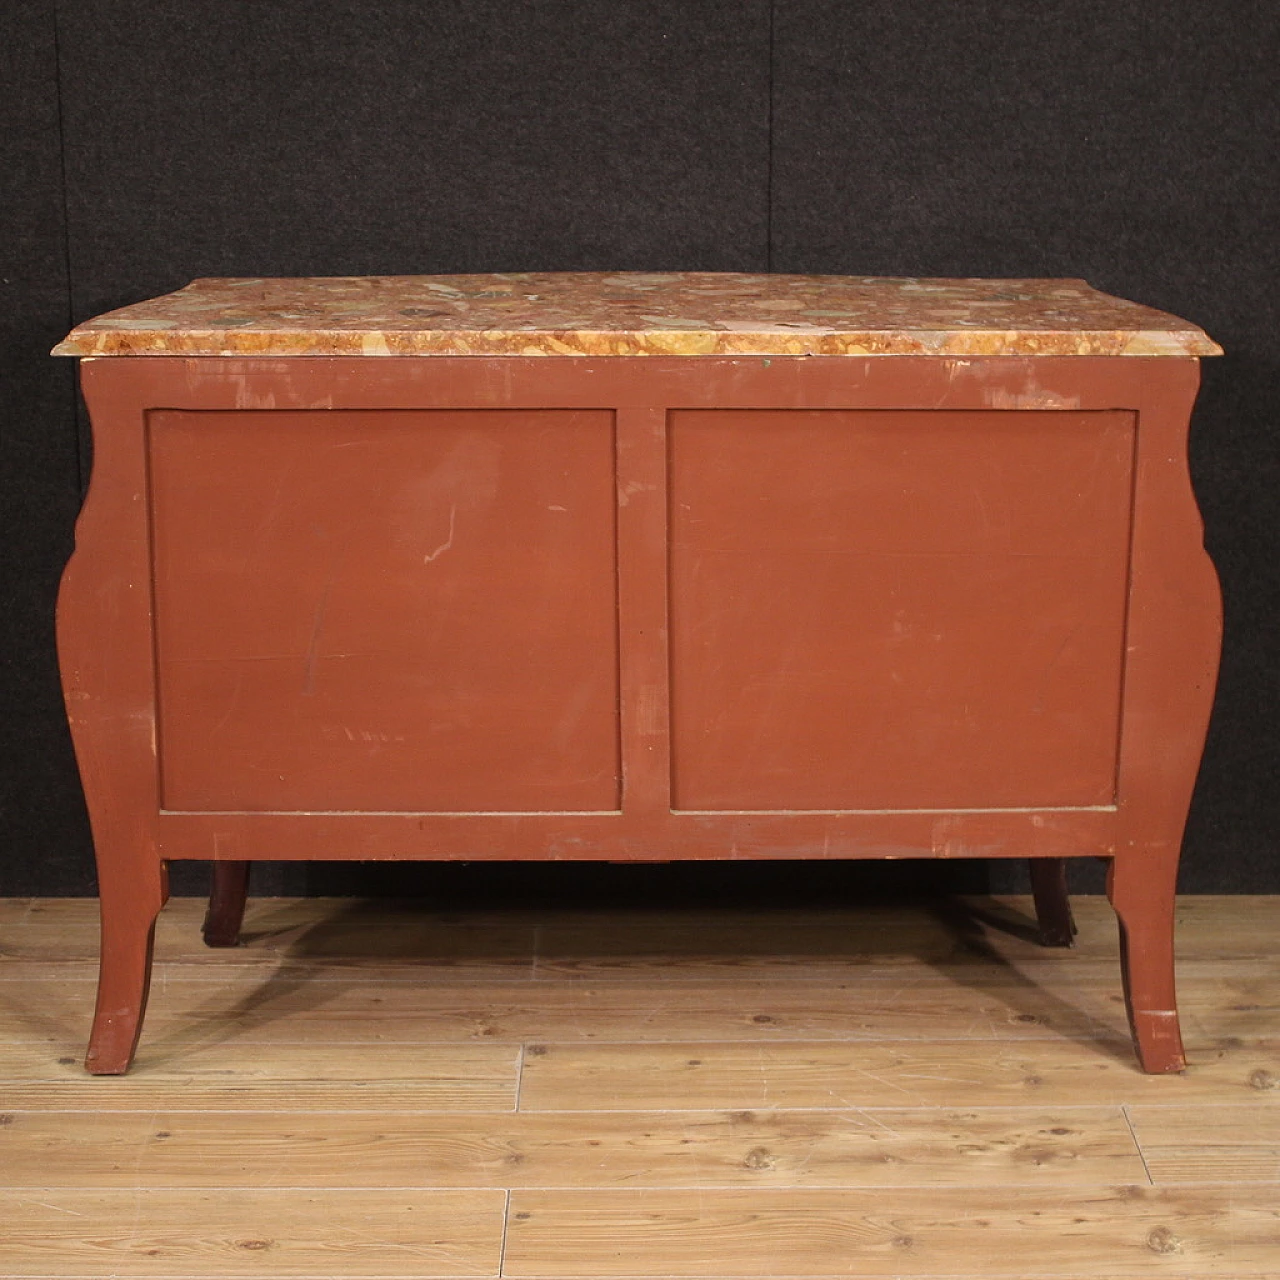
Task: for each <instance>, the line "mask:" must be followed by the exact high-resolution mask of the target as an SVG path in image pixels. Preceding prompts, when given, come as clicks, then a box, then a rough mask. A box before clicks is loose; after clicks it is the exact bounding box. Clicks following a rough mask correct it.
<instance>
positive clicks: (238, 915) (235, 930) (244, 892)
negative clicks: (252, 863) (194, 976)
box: [203, 862, 249, 947]
mask: <svg viewBox="0 0 1280 1280" xmlns="http://www.w3.org/2000/svg"><path fill="white" fill-rule="evenodd" d="M248 893H249V864H248V863H247V862H215V863H214V864H213V887H212V890H211V891H210V893H209V910H208V911H207V912H206V913H205V917H204V928H203V934H204V941H205V945H206V946H209V947H234V946H235V945H236V944H237V943H238V942H239V941H240V926H241V924H243V923H244V905H245V898H246V897H247V896H248Z"/></svg>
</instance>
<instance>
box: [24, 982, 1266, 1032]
mask: <svg viewBox="0 0 1280 1280" xmlns="http://www.w3.org/2000/svg"><path fill="white" fill-rule="evenodd" d="M1277 989H1278V990H1280V982H1278V983H1277ZM93 1000H94V983H93V981H92V980H91V979H89V978H88V977H82V978H78V979H76V980H66V979H63V980H53V979H47V978H46V979H33V980H32V981H31V982H29V983H24V984H11V985H10V986H9V987H5V988H0V1037H4V1038H7V1039H10V1040H15V1041H16V1040H43V1041H49V1040H55V1041H57V1040H60V1039H63V1040H67V1039H69V1040H70V1041H71V1042H73V1043H74V1042H76V1041H78V1040H79V1039H80V1038H81V1037H82V1036H83V1035H84V1034H85V1033H86V1031H87V1027H88V1023H89V1019H90V1017H91V1015H92V1012H93ZM1222 1003H1223V1001H1222V1000H1219V1002H1218V1005H1221V1004H1222ZM1215 1007H1217V1006H1215ZM214 1024H217V1025H220V1026H223V1027H225V1028H226V1030H227V1032H228V1033H229V1034H234V1035H235V1036H236V1038H238V1039H240V1040H242V1041H245V1042H247V1043H262V1042H276V1041H288V1040H297V1039H317V1038H320V1039H324V1038H326V1037H331V1036H340V1037H342V1038H344V1039H354V1038H359V1037H368V1038H369V1039H370V1040H371V1041H372V1040H386V1041H400V1042H415V1041H417V1042H440V1041H465V1040H486V1041H493V1040H509V1041H524V1040H534V1039H551V1040H575V1039H578V1040H627V1041H648V1040H704V1039H705V1040H725V1039H748V1040H753V1041H754V1040H760V1039H766V1040H790V1039H821V1038H827V1037H830V1038H833V1039H836V1038H838V1039H865V1038H880V1039H884V1038H895V1039H896V1038H903V1039H912V1038H923V1039H935V1038H943V1039H964V1038H975V1039H997V1038H999V1039H1007V1038H1014V1039H1023V1038H1026V1039H1044V1038H1047V1037H1054V1036H1063V1035H1065V1036H1074V1037H1087V1036H1099V1035H1110V1036H1121V1035H1124V1034H1127V1029H1126V1023H1125V1015H1124V1008H1123V1000H1122V997H1121V994H1120V989H1119V983H1118V980H1115V979H1108V980H1104V981H1101V982H1096V981H1095V982H1088V981H1082V982H1074V983H1066V982H1058V983H1052V984H1045V985H1039V986H1037V985H1033V984H1026V983H1021V984H1014V983H1006V984H991V985H987V984H976V983H973V982H970V983H967V984H965V983H959V982H952V981H947V980H945V979H942V978H939V977H937V976H934V977H920V978H917V977H912V976H906V977H901V978H900V979H899V980H898V981H888V980H874V981H867V980H863V981H855V982H842V983H829V982H787V983H768V982H752V981H740V982H732V983H729V982H722V983H699V984H689V985H679V986H673V985H667V984H664V983H661V982H653V983H625V984H623V983H603V984H586V983H576V982H566V983H550V982H542V983H518V984H517V983H493V982H482V981H475V982H469V983H460V982H449V983H443V984H441V983H435V982H433V981H432V979H431V978H430V976H424V977H423V979H422V981H421V982H417V983H405V982H399V983H394V984H390V985H387V986H378V985H376V984H371V983H366V982H361V983H354V984H353V983H348V982H345V981H343V980H342V979H340V978H330V977H325V978H320V977H317V976H310V977H305V978H303V977H298V976H297V975H280V974H277V975H271V976H256V975H253V974H246V973H244V972H243V971H236V972H228V973H227V975H226V978H225V980H224V981H222V982H220V983H217V984H212V983H210V982H209V981H207V980H201V981H186V980H184V979H180V978H174V977H172V976H171V975H169V976H166V978H165V979H164V981H162V982H158V983H156V986H155V990H154V992H153V995H152V999H151V1006H150V1008H149V1010H148V1013H147V1027H148V1036H149V1037H153V1036H155V1035H157V1034H162V1035H164V1036H165V1037H166V1038H171V1037H173V1036H181V1035H200V1034H202V1033H204V1032H207V1031H208V1029H209V1028H210V1027H211V1026H212V1025H214Z"/></svg>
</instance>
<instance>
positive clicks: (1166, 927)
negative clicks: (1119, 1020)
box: [1107, 859, 1187, 1072]
mask: <svg viewBox="0 0 1280 1280" xmlns="http://www.w3.org/2000/svg"><path fill="white" fill-rule="evenodd" d="M1169 870H1170V871H1176V866H1175V867H1173V868H1170V869H1169ZM1107 897H1108V898H1109V899H1110V900H1111V905H1112V906H1113V907H1114V908H1115V912H1116V917H1117V919H1118V920H1119V922H1120V975H1121V979H1122V980H1123V982H1124V1002H1125V1009H1126V1011H1127V1012H1128V1015H1129V1027H1130V1029H1131V1030H1132V1032H1133V1040H1134V1045H1135V1047H1136V1048H1137V1051H1138V1061H1139V1062H1141V1064H1142V1069H1143V1070H1144V1071H1150V1072H1167V1071H1181V1070H1183V1069H1184V1068H1185V1067H1186V1065H1187V1059H1186V1055H1185V1054H1184V1053H1183V1049H1182V1033H1181V1030H1180V1029H1179V1026H1178V1001H1177V995H1176V993H1175V989H1174V975H1173V912H1174V898H1175V884H1174V876H1173V875H1172V874H1167V875H1164V876H1160V875H1152V874H1150V871H1146V870H1144V869H1143V868H1142V867H1141V865H1140V864H1135V863H1133V862H1126V861H1123V860H1119V859H1117V860H1116V861H1114V862H1113V863H1112V864H1111V870H1110V872H1109V873H1108V874H1107Z"/></svg>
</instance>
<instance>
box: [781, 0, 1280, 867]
mask: <svg viewBox="0 0 1280 1280" xmlns="http://www.w3.org/2000/svg"><path fill="white" fill-rule="evenodd" d="M1278 23H1280V8H1277V6H1275V5H1274V4H1270V3H1252V2H1243V3H1242V2H1240V0H1236V2H1234V3H1227V4H1200V3H1189V2H1187V0H1179V2H1177V3H1166V4H1161V5H1150V4H1140V3H1123V2H1122V3H1118V4H1117V3H1115V2H1114V0H1110V2H1108V3H1098V2H1096V0H1081V2H1080V3H1073V4H1069V5H1043V4H1033V3H1026V2H1021V0H1020V2H1017V3H1010V2H1007V0H1005V2H1000V0H973V2H972V3H966V4H962V5H938V4H934V3H932V2H931V0H892V2H889V0H876V2H873V3H859V4H849V3H844V2H842V0H777V4H776V11H775V23H774V29H775V42H774V64H773V65H774V117H773V120H774V123H773V179H772V185H773V205H772V248H773V252H772V257H771V265H772V268H773V269H774V270H775V271H803V272H810V271H812V272H837V273H849V274H855V275H860V274H868V275H938V276H950V275H954V276H970V275H973V276H1083V277H1085V278H1086V279H1088V280H1089V282H1090V283H1091V284H1093V285H1095V286H1097V287H1098V288H1101V289H1105V290H1107V291H1109V292H1111V293H1116V294H1120V295H1123V296H1125V297H1129V298H1134V299H1137V300H1139V301H1142V302H1146V303H1149V304H1151V305H1153V306H1156V307H1160V308H1163V309H1167V310H1169V311H1173V312H1176V313H1178V314H1180V315H1185V316H1187V317H1189V318H1190V319H1192V320H1194V321H1196V322H1197V323H1199V324H1201V325H1203V326H1204V327H1205V328H1206V329H1207V330H1208V331H1209V332H1210V333H1211V334H1212V335H1213V336H1214V337H1215V338H1217V339H1218V341H1219V342H1220V343H1221V344H1222V345H1223V346H1224V347H1225V348H1226V350H1227V353H1228V354H1227V356H1226V358H1225V359H1222V360H1216V361H1206V362H1205V364H1204V370H1205V389H1204V392H1203V395H1202V399H1201V402H1200V406H1199V409H1198V411H1197V415H1196V420H1195V427H1194V439H1193V449H1192V457H1193V473H1194V480H1195V484H1196V489H1197V492H1198V494H1199V497H1200V501H1201V505H1202V508H1203V511H1204V514H1205V518H1206V525H1207V543H1208V546H1209V549H1210V551H1211V552H1212V554H1213V556H1214V558H1215V560H1216V562H1217V565H1218V569H1219V572H1220V574H1221V577H1222V582H1223V588H1224V593H1225V599H1226V617H1227V628H1226V648H1225V654H1224V663H1223V670H1222V682H1221V690H1220V697H1219V700H1218V706H1217V710H1216V713H1215V717H1214V722H1213V728H1212V731H1211V736H1210V742H1209V749H1208V752H1207V755H1206V758H1205V764H1204V769H1203V772H1202V777H1201V783H1200V787H1199V789H1198V793H1197V802H1196V805H1195V808H1194V810H1193V815H1192V820H1191V824H1190V830H1189V833H1188V842H1187V847H1186V855H1185V859H1184V864H1183V865H1184V875H1183V880H1182V883H1183V885H1184V887H1185V888H1186V889H1187V890H1189V891H1199V892H1207V891H1213V890H1216V891H1220V892H1222V891H1231V890H1249V891H1253V892H1262V891H1271V892H1276V891H1280V859H1278V858H1277V857H1276V850H1277V847H1278V844H1280V839H1278V838H1280V822H1278V820H1277V818H1278V814H1277V809H1278V806H1276V804H1275V800H1274V788H1275V779H1276V765H1277V760H1276V750H1275V732H1274V726H1275V725H1276V723H1277V721H1278V720H1280V699H1278V697H1277V681H1276V670H1277V667H1276V658H1275V648H1276V646H1275V642H1274V637H1275V634H1276V620H1277V616H1278V609H1280V601H1278V600H1277V585H1278V583H1280V575H1277V574H1276V572H1275V565H1274V554H1275V551H1274V548H1275V547H1276V543H1277V532H1278V530H1277V500H1276V494H1277V488H1278V486H1277V480H1278V478H1280V477H1278V476H1277V465H1276V463H1277V447H1276V441H1277V432H1276V409H1275V406H1276V405H1277V404H1278V403H1280V378H1278V377H1277V372H1278V368H1277V355H1276V348H1275V341H1274V335H1275V334H1276V332H1277V325H1278V324H1280V308H1278V307H1277V288H1276V286H1277V279H1278V275H1277V266H1278V265H1280V247H1278V246H1280V241H1278V238H1277V227H1278V226H1280V201H1278V200H1277V186H1276V183H1277V167H1276V157H1277V155H1278V154H1280V114H1278V112H1277V92H1276V85H1277V82H1276V70H1275V68H1276V65H1277V55H1278V54H1280V39H1278V38H1277V36H1278V34H1280V28H1278ZM996 883H997V884H1001V883H1008V881H1007V874H1006V871H1005V869H1001V872H1000V874H999V875H997V877H996ZM1082 883H1083V882H1082ZM1097 883H1098V882H1097V880H1096V879H1094V880H1092V881H1090V882H1089V884H1090V887H1094V888H1096V887H1097Z"/></svg>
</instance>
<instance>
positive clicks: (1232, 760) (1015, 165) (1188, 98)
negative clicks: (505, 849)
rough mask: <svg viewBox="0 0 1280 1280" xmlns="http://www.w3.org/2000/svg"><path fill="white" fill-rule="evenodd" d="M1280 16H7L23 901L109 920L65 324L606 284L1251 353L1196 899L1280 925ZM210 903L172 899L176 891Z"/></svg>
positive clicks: (370, 875)
mask: <svg viewBox="0 0 1280 1280" xmlns="http://www.w3.org/2000/svg"><path fill="white" fill-rule="evenodd" d="M1278 12H1280V10H1277V8H1276V6H1275V5H1274V4H1271V3H1262V2H1261V0H1226V2H1225V3H1221V4H1212V5H1210V4H1203V3H1200V2H1199V0H1196V2H1194V3H1193V2H1192V0H1169V2H1167V3H1165V4H1162V5H1151V4H1143V3H1139V0H1110V3H1105V4H1104V3H1101V2H1100V0H1080V2H1079V3H1075V4H1071V5H1057V6H1053V5H1048V6H1046V5H1042V4H1033V3H1031V2H1030V0H1018V2H1016V3H1015V2H1013V0H1003V2H997V0H972V2H970V3H965V4H958V5H938V4H934V3H925V0H893V2H892V3H890V2H889V0H467V3H461V4H460V3H456V2H453V3H446V2H445V0H378V2H377V3H365V2H363V0H270V2H269V3H268V2H264V0H220V2H219V3H212V4H211V3H203V4H197V3H194V2H193V0H148V2H147V3H143V2H142V0H8V3H7V4H5V5H0V112H3V113H4V117H3V121H0V123H2V124H3V128H2V129H0V175H3V177H2V180H0V201H3V207H2V208H0V213H3V219H4V220H3V226H2V230H3V234H0V304H2V305H0V428H2V431H3V435H2V436H0V448H2V449H3V457H2V458H0V526H2V527H0V536H3V543H0V673H2V674H3V681H4V683H3V705H0V894H27V893H85V892H91V891H92V889H93V873H92V859H91V854H90V848H89V843H88V836H87V827H86V823H85V819H84V813H83V805H82V802H81V799H80V794H79V788H78V785H77V783H76V778H75V773H74V766H73V763H72V759H71V754H70V748H69V743H68V740H67V734H66V730H65V727H64V723H63V718H62V712H61V706H60V702H59V697H58V691H57V682H56V669H55V665H54V655H53V645H52V639H53V636H52V607H53V598H54V592H55V590H56V583H57V575H58V571H59V569H60V567H61V564H62V562H63V560H64V559H65V557H66V555H67V553H68V552H69V550H70V545H71V528H72V522H73V518H74V513H75V508H76V505H77V503H78V499H79V486H80V481H81V479H82V476H81V474H80V472H81V471H82V470H83V469H84V468H83V467H82V466H81V465H80V461H79V459H78V456H77V445H76V418H75V394H74V388H73V382H72V369H71V367H70V363H71V362H66V361H54V360H51V359H49V358H48V357H47V355H46V352H47V350H48V347H49V346H50V345H51V344H52V342H53V341H55V340H56V339H57V338H58V337H59V336H60V335H61V333H62V332H64V331H65V329H66V327H67V326H68V325H69V323H70V322H71V321H72V320H73V319H74V320H79V319H83V318H86V317H88V316H90V315H93V314H95V313H97V312H100V311H102V310H105V309H107V308H110V307H115V306H119V305H122V304H124V303H127V302H131V301H136V300H138V299H141V298H143V297H146V296H150V295H154V294H157V293H161V292H165V291H167V290H170V289H174V288H177V287H179V286H180V285H182V284H184V283H186V282H187V281H188V280H190V279H191V278H193V277H195V276H199V275H257V274H275V275H297V274H331V275H332V274H346V273H357V274H365V273H380V272H388V273H410V272H446V271H502V270H519V269H543V270H555V269H560V270H571V269H592V268H599V269H691V270H766V269H772V270H774V271H815V272H841V273H844V272H848V273H853V274H902V275H1007V276H1019V275H1033V276H1034V275H1070V276H1084V277H1086V278H1087V279H1088V280H1089V281H1090V282H1091V283H1093V284H1094V285H1097V286H1099V287H1101V288H1104V289H1107V290H1110V291H1112V292H1114V293H1118V294H1122V295H1125V296H1128V297H1133V298H1137V299H1139V300H1141V301H1145V302H1148V303H1151V304H1153V305H1155V306H1158V307H1163V308H1166V309H1168V310H1171V311H1175V312H1178V313H1180V314H1183V315H1186V316H1188V317H1189V318H1191V319H1193V320H1195V321H1197V322H1198V323H1200V324H1203V325H1204V326H1205V327H1206V328H1207V329H1208V330H1209V332H1210V333H1212V334H1213V335H1214V336H1215V337H1216V338H1218V339H1219V341H1221V342H1222V343H1223V345H1224V346H1225V347H1226V348H1227V350H1228V353H1229V354H1228V355H1227V357H1226V358H1225V359H1223V360H1219V361H1209V362H1206V365H1205V374H1206V379H1205V391H1204V395H1203V397H1202V402H1201V406H1200V409H1199V410H1198V413H1197V419H1196V424H1195V433H1194V439H1193V471H1194V475H1195V480H1196V485H1197V490H1198V492H1199V495H1200V499H1201V503H1202V507H1203V509H1204V512H1205V516H1206V525H1207V541H1208V544H1209V547H1210V550H1211V551H1212V553H1213V554H1214V557H1215V559H1216V561H1217V563H1218V566H1219V570H1220V572H1221V575H1222V578H1223V584H1224V588H1225V593H1226V605H1227V644H1226V654H1225V658H1224V666H1223V679H1222V688H1221V695H1220V698H1219V703H1218V709H1217V711H1216V713H1215V718H1214V723H1213V727H1212V730H1211V735H1210V744H1209V750H1208V753H1207V756H1206V761H1205V768H1204V772H1203V776H1202V780H1201V786H1200V789H1199V793H1198V799H1197V804H1196V807H1195V809H1194V811H1193V815H1192V822H1191V828H1190V832H1189V839H1188V846H1187V857H1186V860H1185V875H1184V879H1183V884H1184V887H1185V888H1186V889H1188V890H1193V891H1214V890H1216V891H1232V890H1244V891H1251V892H1266V891H1271V892H1276V891H1280V859H1277V858H1276V857H1275V849H1276V847H1277V835H1280V832H1278V831H1277V821H1276V819H1277V809H1278V808H1280V806H1277V805H1276V804H1275V801H1274V798H1273V796H1272V792H1271V788H1272V785H1273V781H1272V780H1273V778H1274V777H1275V776H1276V765H1277V760H1276V749H1275V734H1274V731H1273V727H1272V726H1273V725H1274V724H1275V723H1276V721H1277V718H1278V712H1280V706H1277V701H1278V700H1277V679H1276V672H1277V664H1276V659H1275V656H1274V655H1275V648H1276V646H1275V645H1274V643H1273V641H1272V637H1273V636H1274V634H1275V633H1276V618H1277V605H1278V602H1277V599H1276V595H1277V586H1278V585H1280V575H1277V574H1276V572H1275V567H1274V560H1275V550H1274V549H1275V547H1276V535H1277V520H1276V512H1277V501H1276V496H1275V495H1276V493H1277V491H1278V490H1280V485H1278V484H1277V479H1278V477H1277V474H1276V471H1277V468H1276V439H1277V435H1278V434H1280V433H1277V431H1276V430H1275V422H1274V418H1275V410H1274V407H1273V406H1275V405H1276V404H1277V403H1280V376H1278V372H1280V371H1278V368H1277V359H1276V356H1275V355H1274V335H1275V332H1276V331H1277V324H1278V321H1280V316H1277V304H1276V300H1275V298H1276V293H1275V288H1276V282H1277V272H1276V267H1277V238H1276V227H1277V225H1280V218H1278V217H1277V214H1278V213H1280V209H1278V208H1277V203H1278V202H1277V198H1276V171H1277V168H1276V156H1277V154H1280V120H1278V116H1277V106H1276V97H1277V95H1276V93H1275V87H1274V82H1275V74H1274V67H1275V66H1276V65H1277V63H1278V61H1280V38H1278V37H1280V30H1278V28H1277V22H1278V18H1277V13H1278ZM64 173H65V182H64ZM64 213H65V218H64ZM82 446H83V447H84V449H85V453H86V459H85V460H86V461H87V442H82ZM204 875H205V873H204V869H203V868H201V867H199V866H194V867H179V868H178V874H177V875H176V876H175V890H176V891H179V892H189V891H195V890H198V889H199V888H201V887H202V885H203V882H204ZM985 875H986V871H985V869H984V868H982V867H981V866H979V865H977V864H974V865H965V866H933V867H930V868H928V869H927V870H925V869H923V868H921V867H919V866H918V865H917V866H915V867H910V866H906V867H904V866H903V865H901V864H899V865H898V866H889V865H881V866H871V867H863V868H849V867H845V868H841V867H836V866H832V867H797V866H795V865H787V866H786V867H784V868H770V867H768V866H764V865H762V866H758V867H749V868H748V867H738V866H734V867H730V866H725V865H721V864H715V865H709V866H705V867H679V866H676V867H671V868H667V869H664V868H661V867H618V868H608V867H569V868H564V867H530V866H524V867H511V868H505V869H504V870H503V871H502V872H501V873H500V874H499V873H495V871H494V869H491V868H488V867H474V868H467V867H465V866H460V865H450V866H447V867H421V866H405V865H401V866H390V867H385V866H384V867H376V866H375V867H364V868H354V867H342V866H324V865H319V866H315V867H312V868H306V867H301V866H282V865H275V866H268V867H262V868H256V869H255V888H256V890H257V891H258V892H271V891H275V892H305V891H313V892H334V893H345V892H378V891H385V892H406V891H408V892H414V891H418V892H430V893H432V894H433V895H435V896H436V897H437V898H438V899H439V898H444V899H445V900H450V899H451V900H454V901H458V902H464V901H467V900H470V899H472V898H475V897H477V896H482V895H483V896H488V897H491V898H493V897H495V896H496V897H498V898H501V897H502V896H503V895H505V896H506V897H507V898H509V899H510V900H512V901H527V900H529V899H530V898H532V897H537V896H540V895H542V896H547V897H551V898H555V899H558V900H559V899H563V898H567V897H569V896H573V895H576V896H583V895H585V896H587V897H592V898H594V899H596V900H599V899H601V898H609V897H615V898H617V899H619V900H624V901H627V900H636V899H646V898H647V899H650V900H655V899H663V898H666V899H670V898H672V897H678V896H683V897H684V898H685V899H686V900H692V901H711V902H714V901H723V900H727V899H729V898H731V897H733V896H734V895H736V896H737V897H738V898H739V899H742V898H748V899H749V898H750V897H751V896H752V895H757V896H759V897H767V898H769V900H776V899H777V897H778V894H779V891H780V887H781V889H782V890H784V891H785V892H786V893H787V894H788V895H790V896H791V898H792V899H793V900H797V901H803V900H806V899H807V898H815V899H823V900H825V899H829V898H831V897H833V896H839V895H840V894H842V893H858V892H862V891H863V890H866V891H883V890H890V891H891V890H895V889H898V890H903V891H909V890H912V889H913V888H916V887H927V888H936V889H946V888H963V889H969V890H975V889H979V888H981V887H982V885H983V884H984V883H985V880H984V877H985ZM992 883H993V884H995V885H996V886H997V887H1012V886H1016V885H1018V884H1019V883H1020V881H1019V880H1018V879H1017V877H1016V876H1015V875H1014V874H1013V869H1012V868H1007V867H1004V866H998V867H996V868H995V869H994V871H993V872H992ZM1080 884H1081V886H1082V887H1090V888H1096V887H1097V885H1098V882H1097V879H1096V878H1091V877H1090V876H1089V875H1088V874H1087V873H1086V874H1084V875H1082V877H1081V880H1080Z"/></svg>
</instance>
